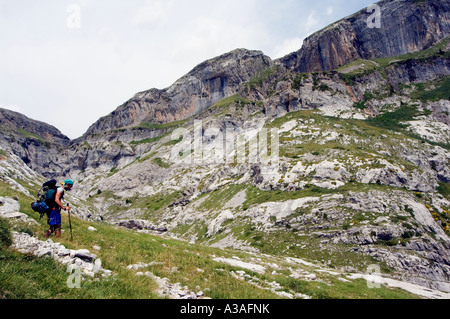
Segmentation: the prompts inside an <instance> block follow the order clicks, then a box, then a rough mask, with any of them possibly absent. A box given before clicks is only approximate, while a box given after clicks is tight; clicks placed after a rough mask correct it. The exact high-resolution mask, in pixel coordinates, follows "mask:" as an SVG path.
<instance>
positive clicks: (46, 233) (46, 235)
mask: <svg viewBox="0 0 450 319" xmlns="http://www.w3.org/2000/svg"><path fill="white" fill-rule="evenodd" d="M51 235H52V230H51V229H49V230H47V231H46V232H45V234H44V237H45V238H50V236H51Z"/></svg>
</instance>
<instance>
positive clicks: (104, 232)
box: [0, 183, 414, 299]
mask: <svg viewBox="0 0 450 319" xmlns="http://www.w3.org/2000/svg"><path fill="white" fill-rule="evenodd" d="M0 196H18V197H19V198H20V203H21V211H22V212H23V213H25V214H27V215H29V216H31V217H33V218H37V216H36V215H37V214H36V213H34V212H32V211H31V209H30V208H29V202H31V201H32V199H33V198H32V197H26V196H24V195H23V194H21V193H17V192H15V191H14V190H12V189H11V188H9V186H8V185H7V184H5V183H0ZM62 226H63V229H64V230H65V231H64V232H63V237H62V239H61V240H60V242H61V243H62V244H64V245H65V246H66V247H67V248H69V249H82V248H83V249H89V250H90V251H91V252H93V253H95V254H96V255H97V256H98V258H100V259H101V260H102V266H103V268H105V269H110V270H112V271H113V272H114V274H115V275H114V276H112V277H110V278H106V279H105V278H102V279H100V280H85V281H83V282H82V284H81V289H69V288H68V287H67V285H66V282H67V278H68V274H67V273H66V268H65V267H64V266H62V265H59V264H57V263H55V262H54V261H53V260H52V259H51V258H45V257H44V258H37V257H34V256H28V255H22V254H19V253H17V252H15V251H13V250H11V249H5V248H2V249H0V264H1V267H0V269H1V270H0V298H8V299H49V298H56V299H128V298H132V299H141V298H143V299H153V298H160V297H159V296H158V295H157V294H156V293H155V290H156V289H157V286H156V283H155V282H154V281H153V280H152V279H150V278H147V277H138V276H136V275H135V273H134V272H133V271H130V270H128V269H126V266H127V265H130V264H135V263H138V262H145V263H149V262H152V261H154V262H156V264H155V265H153V266H150V267H148V268H147V269H144V270H143V271H151V272H152V273H154V274H155V275H157V276H159V277H167V278H169V280H170V282H171V283H177V282H180V283H181V284H182V285H183V286H184V285H187V286H188V287H189V288H190V289H191V290H195V289H198V290H203V291H205V294H206V295H207V296H209V297H211V298H213V299H273V298H279V297H278V296H277V295H276V294H274V293H273V292H271V291H269V290H267V289H261V288H258V287H255V286H254V285H252V284H250V283H249V282H247V281H246V280H240V279H236V278H235V277H233V276H232V274H231V271H236V270H240V269H239V268H236V267H232V266H228V265H226V264H223V263H218V262H215V261H213V260H212V257H211V256H213V255H214V256H221V257H226V258H231V257H232V256H239V257H240V258H241V259H243V260H244V259H249V258H251V257H252V256H249V255H247V254H245V253H242V252H236V251H228V250H221V249H213V248H209V247H205V246H201V245H193V244H188V243H186V242H183V241H178V240H173V239H168V238H163V237H160V236H153V235H148V234H142V233H136V232H133V231H130V230H126V229H123V228H118V227H115V226H111V225H108V224H105V223H97V222H87V221H83V220H80V219H77V218H72V226H73V237H74V241H73V242H72V241H70V235H69V231H68V229H69V225H68V219H67V217H66V216H64V217H63V225H62ZM89 226H94V227H95V228H96V229H97V232H90V231H87V228H88V227H89ZM46 228H47V226H46V224H45V222H44V221H41V222H40V223H39V225H34V226H29V225H26V224H18V225H14V226H13V229H14V230H16V231H26V232H29V233H34V234H35V236H37V237H39V238H40V239H42V234H43V233H44V231H45V229H46ZM93 245H97V246H100V247H101V250H100V251H96V250H93V249H92V246H93ZM266 258H269V257H266ZM268 261H269V260H268ZM277 262H278V264H279V265H280V266H281V267H283V266H286V268H279V269H278V271H279V273H277V274H274V275H272V274H271V273H272V271H271V270H270V269H269V270H268V271H266V274H263V275H261V274H257V273H253V272H251V271H247V273H248V274H250V275H251V276H252V277H253V278H254V280H257V281H259V283H260V286H264V285H265V284H264V283H266V282H273V281H276V282H278V283H279V284H281V285H282V287H283V288H282V289H283V290H285V291H289V292H291V293H295V292H297V293H302V294H307V295H309V296H312V297H313V298H370V299H373V298H389V299H390V298H414V296H413V295H411V294H409V293H406V292H404V291H401V290H397V289H387V288H382V289H368V288H367V285H366V283H365V281H364V280H355V281H351V282H342V281H340V280H338V279H336V278H335V277H334V276H331V275H327V274H323V275H320V280H319V281H317V282H310V281H305V280H298V279H294V278H289V277H288V276H287V275H288V271H287V270H280V269H287V265H283V261H281V260H278V261H277ZM159 263H160V264H159ZM174 267H176V269H177V271H172V270H173V269H174ZM289 267H293V266H292V265H289ZM297 267H300V266H297ZM297 267H294V268H295V269H297ZM302 267H304V266H302ZM198 269H201V270H203V272H200V271H198ZM217 269H223V270H224V271H217Z"/></svg>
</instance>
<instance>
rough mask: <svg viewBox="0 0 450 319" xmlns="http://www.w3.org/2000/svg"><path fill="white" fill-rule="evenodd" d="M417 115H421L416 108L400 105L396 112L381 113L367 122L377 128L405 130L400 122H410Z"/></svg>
mask: <svg viewBox="0 0 450 319" xmlns="http://www.w3.org/2000/svg"><path fill="white" fill-rule="evenodd" d="M419 115H421V113H420V112H419V111H418V110H417V106H415V105H408V104H402V106H401V107H400V108H398V109H397V110H395V111H392V112H386V113H383V114H381V115H379V116H377V117H374V118H369V119H368V120H367V122H368V123H369V124H370V125H373V126H376V127H379V128H383V129H387V130H394V131H398V130H401V129H404V128H406V125H404V124H401V123H400V122H406V121H412V120H413V119H414V118H415V117H417V116H419Z"/></svg>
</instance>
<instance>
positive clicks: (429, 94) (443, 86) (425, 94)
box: [411, 77, 450, 101]
mask: <svg viewBox="0 0 450 319" xmlns="http://www.w3.org/2000/svg"><path fill="white" fill-rule="evenodd" d="M411 98H413V99H416V100H421V101H438V100H450V77H445V78H442V79H439V80H437V81H433V82H431V83H423V84H418V85H416V89H415V90H414V91H413V92H412V93H411Z"/></svg>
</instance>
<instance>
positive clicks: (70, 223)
mask: <svg viewBox="0 0 450 319" xmlns="http://www.w3.org/2000/svg"><path fill="white" fill-rule="evenodd" d="M67 207H69V208H70V204H69V203H67ZM69 227H70V241H73V235H72V221H71V220H70V209H69Z"/></svg>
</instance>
